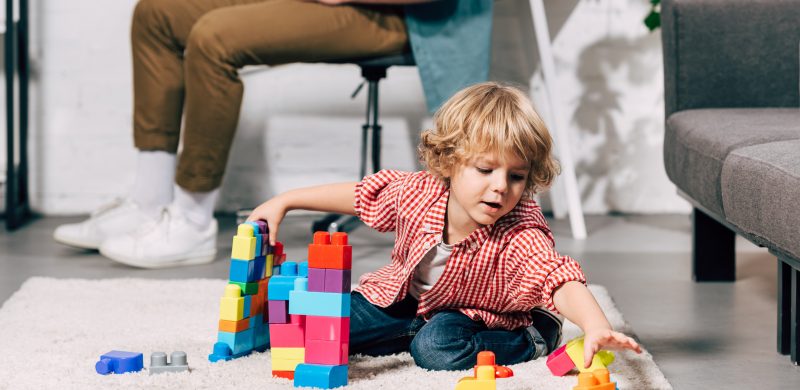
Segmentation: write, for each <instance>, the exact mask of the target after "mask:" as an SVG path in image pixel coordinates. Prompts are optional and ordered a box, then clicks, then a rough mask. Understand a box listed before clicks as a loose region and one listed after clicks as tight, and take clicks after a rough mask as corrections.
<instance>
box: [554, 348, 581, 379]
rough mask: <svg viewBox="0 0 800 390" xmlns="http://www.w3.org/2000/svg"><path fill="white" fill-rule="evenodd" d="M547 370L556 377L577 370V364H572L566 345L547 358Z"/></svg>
mask: <svg viewBox="0 0 800 390" xmlns="http://www.w3.org/2000/svg"><path fill="white" fill-rule="evenodd" d="M547 368H549V369H550V372H552V373H553V375H555V376H564V375H567V373H568V372H570V371H571V370H572V369H573V368H575V363H573V362H572V359H570V357H569V355H568V354H567V345H566V344H564V345H562V346H561V347H560V348H558V349H557V350H555V351H554V352H553V353H551V354H550V355H548V356H547Z"/></svg>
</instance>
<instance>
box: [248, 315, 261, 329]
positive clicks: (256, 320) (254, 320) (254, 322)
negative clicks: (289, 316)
mask: <svg viewBox="0 0 800 390" xmlns="http://www.w3.org/2000/svg"><path fill="white" fill-rule="evenodd" d="M263 323H264V315H263V314H256V315H255V316H253V317H250V325H248V327H249V328H253V329H255V328H256V327H258V326H260V325H261V324H263Z"/></svg>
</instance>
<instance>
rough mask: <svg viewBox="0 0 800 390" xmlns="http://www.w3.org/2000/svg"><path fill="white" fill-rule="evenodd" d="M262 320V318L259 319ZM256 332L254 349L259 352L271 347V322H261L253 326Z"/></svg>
mask: <svg viewBox="0 0 800 390" xmlns="http://www.w3.org/2000/svg"><path fill="white" fill-rule="evenodd" d="M259 320H260V319H259ZM253 332H255V335H254V337H255V339H254V340H253V349H255V350H256V351H258V352H264V351H266V350H267V349H268V348H269V341H270V334H269V324H265V323H263V322H262V323H260V324H258V325H256V326H255V327H254V328H253Z"/></svg>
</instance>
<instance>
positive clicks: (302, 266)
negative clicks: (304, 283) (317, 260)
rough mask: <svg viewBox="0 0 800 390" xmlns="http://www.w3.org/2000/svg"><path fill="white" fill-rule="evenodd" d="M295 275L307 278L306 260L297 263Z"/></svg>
mask: <svg viewBox="0 0 800 390" xmlns="http://www.w3.org/2000/svg"><path fill="white" fill-rule="evenodd" d="M297 275H299V276H301V277H304V278H307V277H308V262H307V261H304V262H302V263H299V264H297Z"/></svg>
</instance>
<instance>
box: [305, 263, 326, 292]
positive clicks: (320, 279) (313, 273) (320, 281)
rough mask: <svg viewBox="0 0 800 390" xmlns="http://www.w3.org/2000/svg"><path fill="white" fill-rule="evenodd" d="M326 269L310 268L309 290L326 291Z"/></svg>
mask: <svg viewBox="0 0 800 390" xmlns="http://www.w3.org/2000/svg"><path fill="white" fill-rule="evenodd" d="M325 271H326V270H325V269H323V268H309V269H308V291H313V292H325Z"/></svg>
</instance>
